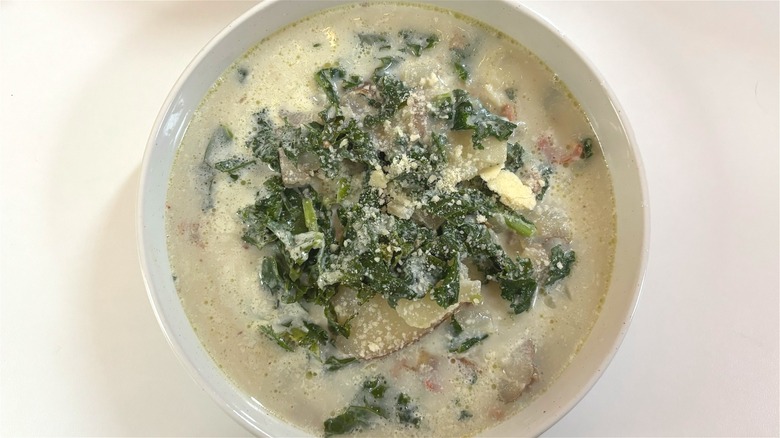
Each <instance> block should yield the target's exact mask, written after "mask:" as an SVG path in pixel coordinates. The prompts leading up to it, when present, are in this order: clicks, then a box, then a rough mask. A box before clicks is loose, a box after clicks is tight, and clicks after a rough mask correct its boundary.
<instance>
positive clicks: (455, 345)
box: [447, 333, 488, 353]
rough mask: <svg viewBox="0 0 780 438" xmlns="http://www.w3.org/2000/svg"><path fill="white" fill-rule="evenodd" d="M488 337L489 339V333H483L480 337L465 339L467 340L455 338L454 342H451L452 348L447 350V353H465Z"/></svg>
mask: <svg viewBox="0 0 780 438" xmlns="http://www.w3.org/2000/svg"><path fill="white" fill-rule="evenodd" d="M487 337H488V334H487V333H482V334H480V335H477V336H473V337H469V338H465V339H459V338H455V339H453V340H452V342H450V346H449V347H448V348H447V351H449V352H450V353H465V352H466V351H468V350H469V349H471V347H473V346H475V345H477V344H479V343H480V342H482V341H484V340H485V339H487Z"/></svg>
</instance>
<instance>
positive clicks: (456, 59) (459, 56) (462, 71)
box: [450, 47, 471, 81]
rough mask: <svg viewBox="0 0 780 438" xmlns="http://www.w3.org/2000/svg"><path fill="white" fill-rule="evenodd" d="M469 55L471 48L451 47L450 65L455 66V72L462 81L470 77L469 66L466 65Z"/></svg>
mask: <svg viewBox="0 0 780 438" xmlns="http://www.w3.org/2000/svg"><path fill="white" fill-rule="evenodd" d="M470 57H471V50H468V49H467V48H457V47H455V48H451V49H450V59H451V61H452V66H453V68H455V73H456V74H457V75H458V77H459V78H460V79H461V80H462V81H467V80H469V78H470V77H471V73H470V72H469V68H468V66H467V64H468V62H469V58H470Z"/></svg>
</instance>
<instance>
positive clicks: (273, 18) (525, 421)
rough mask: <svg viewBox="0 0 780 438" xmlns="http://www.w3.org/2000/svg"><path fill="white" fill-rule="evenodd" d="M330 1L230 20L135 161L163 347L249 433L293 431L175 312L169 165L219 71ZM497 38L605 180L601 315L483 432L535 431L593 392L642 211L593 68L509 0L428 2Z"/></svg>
mask: <svg viewBox="0 0 780 438" xmlns="http://www.w3.org/2000/svg"><path fill="white" fill-rule="evenodd" d="M343 3H348V1H345V0H339V1H327V2H324V1H295V2H288V1H273V0H265V1H263V2H261V3H260V4H259V5H257V6H256V7H254V8H253V9H251V10H250V11H248V12H247V13H246V14H244V15H243V16H242V17H240V18H238V19H237V20H236V21H234V22H233V23H232V24H230V25H229V26H228V27H227V28H226V29H225V30H223V31H222V32H221V33H220V34H219V35H218V36H217V37H215V38H214V39H213V40H212V41H211V42H210V43H209V44H208V45H207V46H206V47H205V48H204V49H203V50H201V51H200V52H199V53H198V54H197V56H196V57H195V59H194V60H193V61H192V63H191V64H190V65H189V66H188V67H187V69H186V70H185V71H184V73H183V74H182V76H181V77H180V79H179V81H178V82H177V83H176V85H175V87H174V89H173V90H172V92H171V94H170V95H169V96H168V98H167V100H166V101H165V103H164V105H163V108H162V111H161V112H160V114H159V116H158V118H157V120H156V122H155V126H154V128H153V131H152V134H151V137H150V140H149V143H148V145H147V149H146V153H145V156H144V161H143V165H142V175H141V190H140V193H139V204H138V207H139V211H138V214H139V216H138V238H139V253H140V258H141V265H142V270H143V274H144V278H145V281H146V285H147V290H148V292H149V298H150V300H151V302H152V305H153V307H154V310H155V313H156V315H157V318H158V321H159V323H160V325H161V327H162V328H163V331H164V333H165V336H166V337H167V339H168V341H169V343H170V344H171V346H172V348H173V349H174V350H175V352H176V354H177V355H178V356H179V358H180V359H181V361H182V362H183V364H184V365H185V367H186V368H187V369H188V371H189V372H190V374H191V375H192V376H193V378H194V379H195V380H196V381H198V382H199V383H200V384H201V385H202V386H203V388H204V389H205V390H206V391H207V392H209V394H210V395H211V396H212V397H213V398H214V399H215V400H216V401H217V402H218V403H219V404H220V405H221V406H222V408H223V409H225V410H226V411H227V412H228V413H229V414H230V415H232V416H233V417H234V418H235V419H236V420H238V421H239V422H240V423H241V424H243V425H244V426H245V427H247V428H248V429H249V430H250V431H252V432H253V433H255V434H257V435H269V436H292V435H302V432H301V431H299V430H297V429H296V428H294V427H292V426H290V425H288V424H286V423H284V422H282V421H280V420H278V419H276V418H275V417H273V416H272V415H270V414H269V413H268V412H267V411H266V410H265V409H264V408H263V407H262V405H261V404H260V403H259V402H258V401H257V400H255V399H253V398H250V397H248V396H246V395H244V394H242V393H241V392H240V391H238V390H237V389H236V388H235V387H234V386H233V385H232V384H231V383H230V381H229V380H228V379H227V378H226V377H225V376H224V374H223V373H222V372H221V371H220V370H219V369H218V368H217V366H216V365H215V364H214V362H213V361H212V360H211V358H210V356H209V355H208V353H207V352H206V351H205V350H204V349H203V347H202V346H201V344H200V341H199V340H198V337H197V335H196V334H195V332H194V331H193V330H192V328H191V326H190V324H189V321H188V319H187V316H186V315H185V314H184V311H183V309H182V307H181V303H180V301H179V298H178V295H177V293H176V290H175V287H174V283H173V280H172V274H171V268H170V265H169V261H168V251H167V247H166V232H165V220H164V211H165V197H166V192H167V187H168V180H169V177H170V168H171V164H172V162H173V158H174V155H175V152H176V148H177V147H178V145H179V144H180V143H181V140H182V137H183V136H184V132H185V130H186V128H187V125H188V123H189V121H190V119H191V117H192V114H193V111H194V110H195V109H196V108H197V107H198V105H199V103H200V101H201V100H202V98H203V97H204V95H205V94H206V92H207V91H208V89H209V88H210V87H211V85H212V84H213V83H214V81H215V80H216V79H217V78H218V77H219V76H220V74H221V73H222V72H223V71H224V70H225V69H226V68H227V67H228V66H230V64H232V63H233V61H234V60H235V59H237V58H238V57H239V56H241V55H242V54H243V53H244V52H246V51H247V50H248V49H249V48H251V47H252V46H254V45H255V44H256V43H257V42H259V41H260V40H262V39H263V38H264V37H266V36H268V35H270V34H272V33H273V32H275V31H276V30H278V29H280V28H281V27H283V26H285V25H286V24H289V23H293V22H295V21H298V20H299V19H302V18H304V17H306V16H308V15H310V14H312V13H315V12H317V11H319V10H321V9H323V8H324V7H331V6H337V5H340V4H343ZM433 3H434V4H436V5H437V6H440V7H444V8H448V9H452V10H455V11H458V12H461V13H463V14H465V15H468V16H470V17H473V18H475V19H477V20H479V21H482V22H484V23H487V24H489V25H490V26H492V27H494V28H496V29H498V30H500V31H502V32H504V33H505V34H507V35H509V36H510V37H512V38H514V39H515V40H516V41H518V42H520V43H521V44H523V45H525V46H526V47H528V48H529V49H530V50H531V51H532V52H534V53H535V54H536V55H537V56H539V57H540V58H541V59H542V60H543V61H544V62H545V63H546V64H547V65H548V66H549V67H550V68H551V69H552V70H553V71H555V72H556V73H557V74H558V75H559V77H560V78H561V80H562V81H563V82H564V83H566V84H567V86H568V87H569V89H570V91H571V92H572V94H573V95H574V96H575V97H576V98H577V100H578V101H579V102H580V104H581V106H582V108H583V110H584V111H585V113H586V114H587V116H588V118H589V119H590V121H591V123H592V125H593V128H594V130H595V133H596V135H597V136H598V138H599V142H600V144H601V145H602V148H603V152H604V155H605V158H606V161H607V164H608V166H609V168H610V172H611V174H612V179H613V184H614V193H615V202H616V211H617V233H618V234H617V246H616V255H615V264H614V267H613V273H612V281H611V285H610V289H609V291H608V293H607V296H606V300H605V303H604V306H603V309H602V312H601V315H600V317H599V319H598V321H597V322H596V324H595V326H594V328H593V330H592V332H591V334H590V336H589V338H588V340H587V341H586V343H585V344H584V345H583V347H582V349H581V350H580V352H579V354H578V355H577V356H576V357H575V359H574V360H573V362H572V363H571V365H570V366H569V367H568V368H567V369H566V370H565V371H564V372H563V374H562V375H561V376H560V377H559V379H558V380H557V381H556V382H555V383H554V384H553V385H552V386H551V387H550V388H549V389H548V390H547V391H546V392H545V393H543V394H542V395H541V396H539V398H537V399H536V400H535V401H534V402H533V403H531V404H530V405H529V406H528V407H527V408H526V409H524V410H523V411H521V412H520V413H519V414H517V415H516V416H515V417H513V418H512V419H510V420H508V421H506V422H504V423H502V424H500V425H498V426H497V427H495V428H493V429H490V430H487V431H485V432H484V433H483V435H485V436H507V435H517V434H518V433H519V434H522V435H538V434H540V433H542V432H543V431H544V430H546V429H547V428H549V427H550V426H552V424H554V423H555V422H556V421H557V420H558V419H560V418H561V417H562V416H563V415H564V414H565V413H566V412H568V411H569V410H570V409H571V408H572V407H573V406H574V405H575V404H576V403H577V401H579V400H580V399H581V398H582V397H583V396H584V395H585V393H586V392H587V391H588V390H589V389H590V387H592V385H593V384H594V383H595V382H596V380H597V379H598V377H599V376H600V375H601V374H602V372H603V371H604V369H605V367H606V366H607V364H608V362H609V361H610V360H611V358H612V357H613V355H614V353H615V351H616V350H617V348H618V346H619V344H620V341H621V340H622V338H623V336H624V334H625V332H626V330H627V328H628V323H629V321H630V318H631V315H632V312H633V309H634V306H635V305H636V301H637V298H638V296H639V290H640V286H641V281H642V276H643V273H644V267H645V262H646V257H647V242H648V228H647V224H648V220H647V218H648V209H647V206H646V204H645V202H646V199H647V195H646V188H645V182H644V175H643V171H642V166H641V163H640V159H639V155H638V151H637V149H636V146H635V142H634V140H633V136H632V133H631V131H630V128H629V127H628V124H627V122H626V120H625V117H624V116H623V114H622V111H621V109H620V107H619V105H618V104H617V103H616V100H615V99H614V97H613V96H612V93H611V91H610V90H609V89H608V87H607V86H606V84H605V83H604V81H603V80H602V79H601V77H600V76H599V74H598V73H597V72H596V70H595V69H594V68H593V67H592V66H591V65H590V64H589V63H588V61H587V60H586V59H585V58H584V56H582V55H581V54H580V53H579V52H578V51H577V50H576V49H575V48H574V47H573V45H572V44H571V43H570V42H569V41H568V40H567V39H566V38H565V37H564V36H563V35H562V34H561V33H560V32H559V31H557V30H556V29H555V28H554V27H553V26H552V25H550V24H549V23H547V22H546V21H544V19H542V18H540V17H538V16H536V15H535V14H534V13H532V12H531V11H529V10H527V9H526V8H524V7H522V6H520V5H517V4H515V3H512V2H497V1H496V2H492V1H491V2H462V1H444V2H433Z"/></svg>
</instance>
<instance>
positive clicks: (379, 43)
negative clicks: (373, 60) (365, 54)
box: [357, 33, 390, 50]
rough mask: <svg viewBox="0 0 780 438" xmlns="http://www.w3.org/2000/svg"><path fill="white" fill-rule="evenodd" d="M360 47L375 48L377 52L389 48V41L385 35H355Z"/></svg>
mask: <svg viewBox="0 0 780 438" xmlns="http://www.w3.org/2000/svg"><path fill="white" fill-rule="evenodd" d="M357 37H358V40H359V41H360V45H361V46H375V47H377V48H378V49H379V50H387V49H389V48H390V41H389V40H388V39H387V36H386V35H383V34H378V33H359V34H357Z"/></svg>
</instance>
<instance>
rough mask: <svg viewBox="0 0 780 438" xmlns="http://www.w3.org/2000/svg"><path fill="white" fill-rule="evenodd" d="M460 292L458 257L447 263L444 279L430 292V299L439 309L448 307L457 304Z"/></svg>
mask: <svg viewBox="0 0 780 438" xmlns="http://www.w3.org/2000/svg"><path fill="white" fill-rule="evenodd" d="M459 291H460V262H459V261H458V257H455V258H453V259H452V260H450V261H449V262H448V263H447V267H446V269H445V271H444V278H442V279H441V280H439V282H438V283H436V286H434V287H433V290H432V291H431V297H432V298H433V300H434V301H436V304H438V305H439V306H441V307H444V308H446V307H449V306H451V305H453V304H455V303H457V302H458V293H459Z"/></svg>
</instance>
